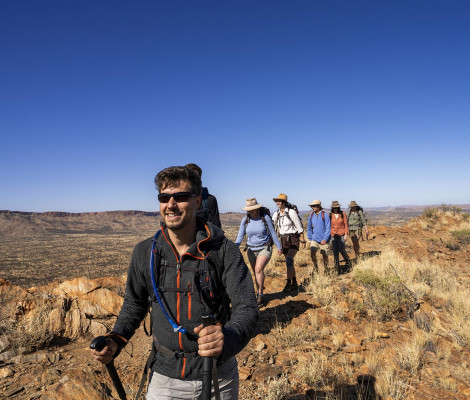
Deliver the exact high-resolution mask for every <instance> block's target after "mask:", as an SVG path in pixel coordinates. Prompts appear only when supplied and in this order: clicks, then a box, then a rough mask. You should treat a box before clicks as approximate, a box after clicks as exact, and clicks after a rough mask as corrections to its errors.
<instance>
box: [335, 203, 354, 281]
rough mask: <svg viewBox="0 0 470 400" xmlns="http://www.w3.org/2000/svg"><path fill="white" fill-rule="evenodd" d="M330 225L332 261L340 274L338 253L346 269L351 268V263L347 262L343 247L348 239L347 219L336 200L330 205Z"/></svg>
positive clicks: (346, 254) (347, 257)
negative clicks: (344, 262)
mask: <svg viewBox="0 0 470 400" xmlns="http://www.w3.org/2000/svg"><path fill="white" fill-rule="evenodd" d="M330 224H331V248H332V250H333V259H334V260H335V270H336V272H337V273H338V274H339V273H341V269H340V264H339V253H341V255H342V256H343V259H344V261H346V268H347V269H350V268H351V261H350V260H349V256H348V253H347V251H346V249H345V247H344V243H345V242H346V240H347V238H348V232H349V229H348V217H347V216H346V213H345V212H344V211H341V204H339V203H338V202H337V201H336V200H335V201H333V202H332V203H331V213H330Z"/></svg>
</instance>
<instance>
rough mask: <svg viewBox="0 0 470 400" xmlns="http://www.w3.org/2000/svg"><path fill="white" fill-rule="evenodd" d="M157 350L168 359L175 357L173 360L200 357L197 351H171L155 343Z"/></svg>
mask: <svg viewBox="0 0 470 400" xmlns="http://www.w3.org/2000/svg"><path fill="white" fill-rule="evenodd" d="M155 348H156V350H157V352H158V351H160V352H162V353H163V354H165V355H166V356H168V357H173V358H176V359H178V358H187V357H196V356H197V355H198V353H197V351H191V352H186V351H171V350H170V349H169V348H167V347H165V346H162V345H161V344H157V343H155Z"/></svg>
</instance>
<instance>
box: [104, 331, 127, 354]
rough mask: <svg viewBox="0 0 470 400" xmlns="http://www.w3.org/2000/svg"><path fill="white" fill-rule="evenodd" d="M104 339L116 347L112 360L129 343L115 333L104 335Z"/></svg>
mask: <svg viewBox="0 0 470 400" xmlns="http://www.w3.org/2000/svg"><path fill="white" fill-rule="evenodd" d="M106 337H107V338H108V339H111V340H113V341H114V342H116V344H117V345H118V348H117V350H116V353H114V355H113V359H114V358H116V357H117V356H118V355H119V354H120V353H121V350H122V349H123V348H124V347H125V346H126V344H127V343H128V342H129V341H128V340H127V339H126V338H124V337H122V336H121V335H119V334H117V333H116V332H110V333H109V334H107V335H106Z"/></svg>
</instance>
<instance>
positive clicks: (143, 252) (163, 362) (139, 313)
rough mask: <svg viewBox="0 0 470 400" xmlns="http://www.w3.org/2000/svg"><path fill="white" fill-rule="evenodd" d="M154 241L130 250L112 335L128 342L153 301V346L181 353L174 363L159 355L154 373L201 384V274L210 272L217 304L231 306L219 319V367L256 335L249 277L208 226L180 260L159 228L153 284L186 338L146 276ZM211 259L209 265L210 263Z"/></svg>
mask: <svg viewBox="0 0 470 400" xmlns="http://www.w3.org/2000/svg"><path fill="white" fill-rule="evenodd" d="M152 241H153V238H148V239H146V240H144V241H142V242H140V243H139V244H137V246H136V247H135V248H134V251H133V253H132V258H131V263H130V266H129V271H128V276H127V283H126V294H125V297H124V303H123V306H122V309H121V311H120V313H119V316H118V319H117V321H116V325H115V326H114V329H113V332H116V333H118V334H119V335H121V336H123V337H125V338H126V339H130V338H131V337H132V335H133V334H134V332H135V330H136V329H137V328H138V327H139V325H140V323H141V321H142V320H143V319H144V317H145V315H146V314H147V311H148V305H149V299H151V313H152V321H153V322H152V330H153V337H154V340H155V341H156V343H157V345H160V346H164V347H165V348H167V349H169V350H170V351H172V352H178V353H179V354H178V356H177V357H175V356H170V355H168V354H167V353H168V352H162V351H158V352H157V355H156V357H155V362H154V363H153V366H152V370H154V371H156V372H158V373H160V374H163V375H165V376H168V377H170V378H177V379H185V380H201V379H202V358H201V357H200V356H198V355H197V349H198V345H197V337H196V336H195V335H194V334H193V330H194V328H195V327H196V326H198V325H200V324H201V323H202V320H201V317H202V315H205V314H206V313H207V308H206V306H205V303H204V302H203V301H202V299H201V295H200V290H198V283H199V282H200V281H201V280H200V276H199V273H200V272H199V271H201V270H203V269H204V268H208V269H209V270H210V271H211V272H210V275H211V276H212V279H211V282H212V288H213V291H214V292H215V293H214V295H215V298H216V299H220V298H222V297H223V295H224V293H222V292H225V293H226V295H228V298H229V299H230V303H231V315H230V312H229V311H228V310H227V309H226V308H225V309H222V310H221V311H220V313H219V315H217V318H218V320H219V321H221V323H222V324H223V329H222V332H223V333H224V347H223V351H222V354H221V355H220V356H219V358H218V365H221V364H222V363H223V362H225V361H226V360H227V359H229V358H230V357H233V356H235V354H237V353H238V352H240V351H241V350H242V349H243V348H244V347H245V346H246V344H247V343H248V342H249V340H250V339H251V337H252V336H253V334H254V333H255V331H256V326H257V321H258V317H259V311H258V306H257V304H256V298H255V293H254V288H253V281H252V278H251V275H250V273H249V271H248V268H247V266H246V264H245V262H244V261H243V257H242V255H241V254H240V250H239V249H238V247H237V246H236V245H235V244H234V243H233V242H231V241H229V240H228V239H227V238H226V237H225V236H224V232H223V231H222V230H221V229H220V228H218V227H216V226H214V225H212V224H211V223H204V222H203V221H202V220H200V219H198V224H197V232H196V241H195V242H194V243H193V244H192V245H191V246H190V247H189V249H188V251H187V252H186V253H185V254H183V255H182V256H181V258H180V259H178V253H177V252H176V250H175V248H174V246H173V244H172V243H171V241H170V239H169V236H168V231H167V229H166V228H165V227H162V232H161V234H160V235H159V236H158V238H157V241H156V253H155V260H158V261H156V262H154V264H157V263H158V265H154V274H155V279H156V283H157V285H158V287H159V288H160V291H159V295H160V297H161V300H162V303H163V304H164V306H165V308H166V312H167V313H168V314H169V315H170V316H171V318H172V319H173V321H175V322H176V323H177V324H178V325H181V326H183V328H185V329H186V330H187V332H188V334H183V333H181V332H174V331H173V328H172V326H171V325H170V323H169V321H168V319H167V318H166V317H165V315H164V313H163V311H162V309H161V307H160V305H159V304H158V303H157V300H156V296H155V294H154V291H153V286H152V282H151V275H150V254H151V249H152ZM211 253H216V254H211ZM210 259H212V261H211V262H208V260H210ZM215 262H219V263H222V264H223V266H222V269H221V271H222V274H221V279H218V278H217V277H218V274H217V272H216V271H214V267H213V265H214V263H215ZM220 284H221V286H220ZM206 303H207V302H206ZM182 353H184V354H182Z"/></svg>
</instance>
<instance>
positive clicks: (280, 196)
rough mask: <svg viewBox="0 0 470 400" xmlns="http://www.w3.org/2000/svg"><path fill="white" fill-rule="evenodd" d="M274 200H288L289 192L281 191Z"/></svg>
mask: <svg viewBox="0 0 470 400" xmlns="http://www.w3.org/2000/svg"><path fill="white" fill-rule="evenodd" d="M273 200H274V201H286V202H287V194H284V193H279V196H277V197H274V198H273Z"/></svg>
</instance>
